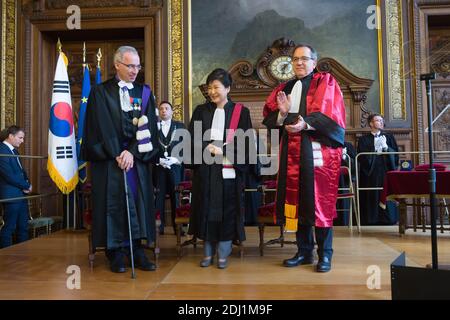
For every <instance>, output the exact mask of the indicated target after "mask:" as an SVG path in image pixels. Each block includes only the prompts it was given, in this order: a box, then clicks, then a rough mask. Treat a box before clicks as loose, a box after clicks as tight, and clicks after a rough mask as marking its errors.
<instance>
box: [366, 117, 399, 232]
mask: <svg viewBox="0 0 450 320" xmlns="http://www.w3.org/2000/svg"><path fill="white" fill-rule="evenodd" d="M367 121H368V123H369V126H370V128H371V132H370V133H368V134H366V135H364V136H362V137H360V138H359V139H358V153H361V152H375V151H378V152H386V151H389V152H397V151H398V147H397V142H396V141H395V138H394V136H393V135H392V134H390V133H388V132H386V131H384V130H383V128H384V120H383V117H382V116H381V115H379V114H372V115H370V116H369V118H368V119H367ZM358 165H359V168H360V172H359V174H360V178H359V187H360V188H373V187H383V184H384V177H385V176H386V172H388V171H391V170H396V169H397V166H398V155H392V154H391V155H375V154H373V155H362V156H360V157H359V163H358ZM359 203H360V206H359V210H360V215H361V224H362V225H385V224H395V223H396V222H397V219H398V218H397V214H396V209H395V208H394V207H393V208H389V210H385V209H384V208H382V207H380V191H379V190H371V191H367V190H363V191H360V192H359Z"/></svg>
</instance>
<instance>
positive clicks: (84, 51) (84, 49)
mask: <svg viewBox="0 0 450 320" xmlns="http://www.w3.org/2000/svg"><path fill="white" fill-rule="evenodd" d="M85 67H86V42H85V41H83V69H84V68H85Z"/></svg>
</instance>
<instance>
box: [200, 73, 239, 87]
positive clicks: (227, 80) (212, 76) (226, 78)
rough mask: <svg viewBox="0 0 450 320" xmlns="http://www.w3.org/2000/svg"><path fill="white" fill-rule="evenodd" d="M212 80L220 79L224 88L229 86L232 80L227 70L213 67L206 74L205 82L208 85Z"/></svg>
mask: <svg viewBox="0 0 450 320" xmlns="http://www.w3.org/2000/svg"><path fill="white" fill-rule="evenodd" d="M214 80H218V81H220V82H221V83H222V84H223V86H224V87H225V88H229V87H230V86H231V84H232V83H233V80H232V79H231V76H230V74H229V73H228V71H226V70H224V69H221V68H217V69H214V70H213V71H212V72H211V73H210V74H209V75H208V78H206V84H207V85H209V84H210V83H211V82H213V81H214Z"/></svg>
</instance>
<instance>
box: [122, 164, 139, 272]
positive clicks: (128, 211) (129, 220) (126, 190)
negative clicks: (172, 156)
mask: <svg viewBox="0 0 450 320" xmlns="http://www.w3.org/2000/svg"><path fill="white" fill-rule="evenodd" d="M123 183H124V184H125V199H126V201H127V217H128V235H129V237H130V255H131V279H136V274H135V273H134V254H133V237H132V236H131V219H130V204H129V203H128V185H127V173H126V171H125V170H123Z"/></svg>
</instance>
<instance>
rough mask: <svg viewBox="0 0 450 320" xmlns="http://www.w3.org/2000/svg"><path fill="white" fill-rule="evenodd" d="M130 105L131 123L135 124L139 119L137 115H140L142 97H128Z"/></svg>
mask: <svg viewBox="0 0 450 320" xmlns="http://www.w3.org/2000/svg"><path fill="white" fill-rule="evenodd" d="M130 105H131V108H132V112H133V115H134V117H133V120H132V122H133V125H135V126H137V125H138V121H139V116H140V115H141V110H142V99H140V98H134V97H130Z"/></svg>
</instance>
